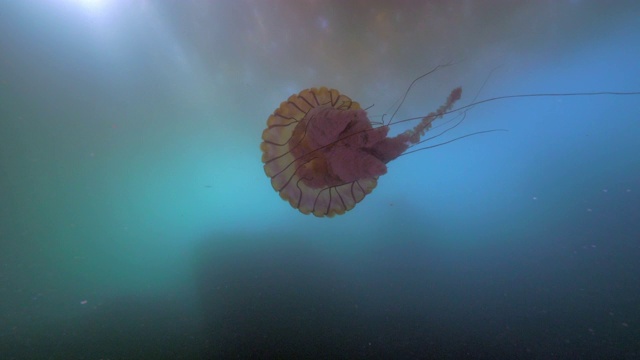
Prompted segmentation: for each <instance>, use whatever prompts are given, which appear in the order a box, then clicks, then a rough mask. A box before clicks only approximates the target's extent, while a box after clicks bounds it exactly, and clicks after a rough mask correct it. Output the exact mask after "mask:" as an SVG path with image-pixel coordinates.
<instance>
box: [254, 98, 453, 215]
mask: <svg viewBox="0 0 640 360" xmlns="http://www.w3.org/2000/svg"><path fill="white" fill-rule="evenodd" d="M461 94H462V89H461V88H456V89H454V90H453V91H452V92H451V93H450V94H449V97H448V98H447V100H446V102H445V104H443V105H442V106H440V108H438V110H436V111H435V112H432V113H430V114H429V115H427V116H425V117H424V118H422V120H421V121H420V122H419V123H418V124H417V125H416V126H415V127H414V128H413V129H409V130H407V131H405V132H403V133H401V134H399V135H397V136H395V137H388V136H387V134H388V131H389V126H388V125H384V126H379V127H373V126H372V124H371V122H370V121H369V119H368V118H367V113H366V111H365V110H362V109H361V108H360V105H359V104H358V103H357V102H355V101H353V100H351V99H350V98H349V97H348V96H346V95H343V94H340V92H338V91H337V90H335V89H327V88H326V87H321V88H311V89H305V90H302V91H301V92H300V93H298V94H296V95H292V96H290V97H289V99H287V101H284V102H283V103H281V104H280V107H278V108H277V109H276V110H275V111H274V112H273V114H272V115H271V116H270V117H269V119H268V120H267V128H266V129H265V130H264V131H263V133H262V140H263V141H262V144H261V146H260V148H261V149H262V162H263V163H264V170H265V173H266V174H267V176H268V177H270V178H271V185H272V186H273V188H274V189H275V190H276V191H278V192H279V193H280V196H281V197H282V198H283V199H284V200H287V201H288V202H289V204H291V206H292V207H294V208H296V209H298V210H300V212H302V213H304V214H310V213H311V214H314V215H315V216H318V217H322V216H328V217H331V216H334V215H336V214H337V215H340V214H344V213H345V212H346V211H348V210H351V209H353V208H354V207H355V206H356V204H357V203H358V202H360V201H362V199H364V197H365V196H366V195H367V194H369V193H371V191H373V189H374V188H375V187H376V185H377V182H378V177H380V176H381V175H384V174H385V173H386V172H387V166H386V164H387V163H388V162H389V161H391V160H393V159H395V158H397V157H398V156H400V155H401V154H402V153H403V152H404V151H406V150H407V148H408V147H409V146H411V145H412V144H417V143H418V142H419V141H420V137H421V136H422V135H424V133H425V132H426V131H427V130H429V128H430V127H431V123H432V122H433V121H434V120H436V119H437V118H439V117H441V116H442V115H444V114H445V113H446V112H447V111H449V110H451V108H452V107H453V105H454V103H455V102H456V101H457V100H459V99H460V96H461Z"/></svg>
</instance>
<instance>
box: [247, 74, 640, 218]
mask: <svg viewBox="0 0 640 360" xmlns="http://www.w3.org/2000/svg"><path fill="white" fill-rule="evenodd" d="M436 69H437V68H436ZM433 71H435V69H434V70H432V71H431V72H433ZM431 72H429V73H427V74H425V75H422V76H420V77H418V78H417V79H415V80H414V82H413V83H412V84H411V85H410V86H409V89H411V86H413V84H414V83H415V82H416V81H417V80H419V79H420V78H422V77H424V76H426V75H428V74H430V73H431ZM408 91H409V90H407V92H408ZM601 95H616V96H617V95H640V92H638V91H634V92H611V91H603V92H583V93H545V94H520V95H506V96H498V97H493V98H489V99H484V100H480V101H475V102H473V103H471V104H468V105H464V106H461V107H458V108H456V109H453V107H454V106H455V104H456V102H457V101H458V100H460V97H461V96H462V88H461V87H457V88H455V89H453V90H452V91H451V92H450V93H449V95H448V96H447V98H446V100H445V101H444V103H443V104H442V105H441V106H440V107H439V108H438V109H437V110H435V111H433V112H431V113H429V114H428V115H427V116H424V117H418V118H411V119H406V120H402V121H396V122H395V123H396V124H397V123H399V122H404V121H409V120H419V122H418V123H417V124H416V125H415V126H414V127H413V128H411V129H408V130H406V131H404V132H402V133H400V134H399V135H397V136H393V137H390V136H389V135H388V132H389V126H390V125H391V122H389V123H387V124H383V126H377V127H374V126H373V124H372V122H371V121H370V120H369V119H368V117H367V112H366V111H365V110H363V109H362V108H361V107H360V104H358V103H357V102H356V101H353V100H352V99H351V98H350V97H348V96H346V95H344V94H341V93H340V92H339V91H338V90H335V89H329V88H326V87H320V88H310V89H305V90H302V91H300V92H299V93H298V94H295V95H291V96H290V97H289V98H288V99H287V100H286V101H284V102H282V103H281V104H280V106H279V107H278V108H277V109H276V110H275V111H274V112H273V114H271V116H269V118H268V120H267V128H266V129H265V130H264V131H263V132H262V143H261V145H260V148H261V150H262V162H263V163H264V171H265V173H266V175H267V176H268V177H269V178H271V185H272V186H273V188H274V189H275V190H276V191H277V192H278V193H279V194H280V197H281V198H282V199H284V200H286V201H288V202H289V204H290V205H291V206H292V207H293V208H295V209H298V210H299V211H300V212H302V213H303V214H313V215H315V216H317V217H325V216H326V217H333V216H335V215H341V214H344V213H345V212H347V211H349V210H351V209H353V208H354V207H355V206H356V204H358V203H359V202H360V201H362V200H363V199H364V198H365V197H366V196H367V195H368V194H370V193H371V192H372V191H373V189H375V187H376V185H377V183H378V178H379V177H380V176H382V175H384V174H386V172H387V163H389V162H390V161H392V160H394V159H396V158H398V157H399V156H400V155H403V154H407V153H410V152H414V151H419V150H423V149H426V148H430V147H434V146H439V145H443V144H447V143H450V142H451V141H455V140H457V139H461V138H465V137H467V136H470V135H474V134H479V133H485V132H491V131H497V130H487V131H480V132H477V133H473V134H467V135H464V136H460V137H458V138H456V139H453V140H449V141H446V142H444V143H440V144H436V145H432V146H427V147H425V148H421V149H418V150H412V151H407V149H409V148H410V147H411V146H413V145H416V144H420V143H422V142H424V141H426V140H421V138H422V137H423V136H424V135H425V133H426V132H427V131H428V130H429V129H430V128H431V127H432V123H433V122H434V121H435V120H437V119H440V118H442V117H443V116H445V115H447V114H449V113H452V112H460V111H466V110H468V109H470V108H471V107H473V106H476V105H478V104H482V103H487V102H492V101H496V100H503V99H512V98H529V97H556V96H560V97H562V96H601ZM405 96H406V94H405ZM403 101H404V99H403ZM400 104H401V105H402V102H401V103H400ZM463 114H464V113H463ZM392 118H393V116H392ZM462 119H464V117H463V118H462ZM461 121H462V120H459V122H458V124H459V123H460V122H461ZM455 126H456V125H454V127H455ZM498 130H499V129H498ZM427 140H429V139H427Z"/></svg>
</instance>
